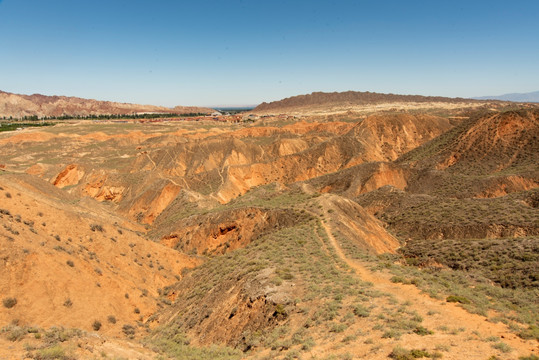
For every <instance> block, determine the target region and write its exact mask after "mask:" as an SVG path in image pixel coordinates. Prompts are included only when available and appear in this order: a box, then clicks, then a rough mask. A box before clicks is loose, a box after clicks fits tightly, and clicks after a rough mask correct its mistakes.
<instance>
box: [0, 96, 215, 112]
mask: <svg viewBox="0 0 539 360" xmlns="http://www.w3.org/2000/svg"><path fill="white" fill-rule="evenodd" d="M212 111H213V110H212V109H209V108H202V107H195V106H176V107H174V108H167V107H163V106H154V105H138V104H127V103H118V102H111V101H99V100H92V99H82V98H78V97H67V96H45V95H40V94H34V95H19V94H12V93H8V92H3V91H0V117H10V116H13V117H15V118H21V117H23V116H34V115H37V116H39V117H42V116H61V115H71V116H73V115H74V116H77V115H80V116H88V115H108V114H115V115H123V114H133V113H144V112H161V113H211V112H212Z"/></svg>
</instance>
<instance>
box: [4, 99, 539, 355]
mask: <svg viewBox="0 0 539 360" xmlns="http://www.w3.org/2000/svg"><path fill="white" fill-rule="evenodd" d="M426 104H432V103H431V102H426ZM445 111H446V112H447V113H444V114H433V113H431V112H430V111H427V112H420V111H416V110H414V111H391V112H385V111H384V112H378V113H374V114H363V115H360V116H356V115H354V114H353V113H345V114H341V115H338V114H334V115H331V117H320V116H318V115H316V116H313V117H309V116H304V117H302V118H301V119H297V118H294V117H293V116H289V117H280V116H275V117H272V116H269V117H265V118H263V119H260V120H258V121H255V122H245V123H221V122H214V121H210V120H204V121H199V122H182V121H176V122H170V123H162V122H160V123H125V124H123V123H112V122H110V123H92V122H81V123H76V124H68V123H60V124H57V125H55V126H51V127H44V128H39V129H24V130H22V131H13V132H3V133H0V148H1V149H2V151H1V153H0V198H1V199H2V200H1V202H0V270H1V271H2V273H3V274H8V276H3V277H2V278H1V279H0V290H1V291H2V294H3V295H2V306H0V328H1V332H0V358H6V359H12V358H13V359H18V358H23V357H27V358H34V359H43V358H45V359H46V358H47V357H46V356H49V358H50V356H51V355H48V354H54V353H56V354H61V355H62V356H63V358H64V359H65V358H82V359H93V358H95V357H96V356H101V357H110V358H141V359H155V358H175V359H193V358H196V359H240V358H253V359H255V358H256V359H259V358H271V359H291V358H299V359H310V358H322V359H326V358H327V359H330V358H343V359H354V358H368V359H387V358H388V357H390V358H397V359H398V358H400V359H411V358H417V356H422V357H425V358H443V359H464V358H466V359H481V360H483V359H488V358H489V357H492V356H494V357H496V358H500V359H502V358H503V359H514V360H517V359H519V358H520V357H523V356H530V355H537V341H538V339H539V334H538V333H537V326H538V325H539V317H538V316H537V314H539V308H538V304H537V301H536V299H537V291H538V286H539V282H538V281H539V279H537V277H536V275H535V274H537V273H539V269H538V268H537V264H538V259H539V227H538V225H537V224H539V217H538V216H539V215H538V214H539V213H538V212H537V205H538V204H539V197H538V194H537V191H538V185H539V169H538V168H537V164H539V159H538V158H537V156H538V154H539V149H538V148H537V146H538V145H537V141H536V138H537V135H538V134H537V132H538V129H539V124H538V121H537V120H538V113H537V109H533V108H529V107H522V108H519V109H516V110H515V109H511V110H505V109H497V108H492V109H487V110H485V109H480V110H473V109H471V108H467V109H466V110H463V109H462V108H460V107H459V108H455V109H453V110H451V109H449V108H448V109H446V110H445ZM57 358H62V357H57ZM531 358H533V357H531Z"/></svg>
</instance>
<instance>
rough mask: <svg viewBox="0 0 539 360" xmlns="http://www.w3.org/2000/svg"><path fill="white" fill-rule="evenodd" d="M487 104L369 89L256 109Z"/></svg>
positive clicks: (318, 95) (292, 110) (297, 110)
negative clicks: (371, 90)
mask: <svg viewBox="0 0 539 360" xmlns="http://www.w3.org/2000/svg"><path fill="white" fill-rule="evenodd" d="M485 104H486V102H485V101H479V100H472V99H463V98H448V97H441V96H421V95H396V94H382V93H375V92H368V91H367V92H359V91H346V92H333V93H324V92H313V93H311V94H307V95H298V96H292V97H289V98H286V99H282V100H279V101H273V102H270V103H265V102H264V103H262V104H260V105H258V106H257V107H256V108H255V109H254V110H253V111H252V112H253V113H256V114H281V113H282V114H285V113H324V112H335V111H340V112H344V111H360V110H361V111H367V112H371V113H372V112H374V111H380V110H404V109H406V110H411V109H435V108H441V109H455V108H469V107H480V106H483V105H485Z"/></svg>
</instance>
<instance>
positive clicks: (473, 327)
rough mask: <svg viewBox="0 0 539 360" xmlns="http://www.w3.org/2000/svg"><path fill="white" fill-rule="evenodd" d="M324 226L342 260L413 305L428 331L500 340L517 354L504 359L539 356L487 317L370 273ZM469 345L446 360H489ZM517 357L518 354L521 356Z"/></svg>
mask: <svg viewBox="0 0 539 360" xmlns="http://www.w3.org/2000/svg"><path fill="white" fill-rule="evenodd" d="M322 225H323V227H324V229H325V231H326V233H327V236H328V238H329V240H330V243H331V245H332V246H333V247H334V248H335V251H336V253H337V255H338V256H339V258H341V259H342V260H343V261H344V262H345V263H346V264H348V265H349V266H350V267H351V268H352V269H354V270H355V271H356V273H357V274H358V275H359V277H360V278H361V280H363V281H368V282H371V283H373V285H374V289H376V290H379V291H382V292H384V293H388V294H391V295H393V296H394V297H395V298H396V299H397V300H398V301H399V302H405V301H408V302H411V303H412V305H411V309H413V310H415V311H417V312H418V313H419V314H420V315H422V316H423V318H424V319H425V320H424V321H423V325H424V326H426V327H427V328H429V329H436V328H440V327H448V328H456V327H459V328H465V329H466V333H468V332H469V331H470V332H471V331H476V332H479V333H480V334H481V336H482V337H484V338H486V337H491V336H495V337H498V338H499V339H500V341H503V342H504V343H506V344H508V345H509V346H510V347H511V348H513V349H514V350H515V351H513V352H512V353H511V354H505V356H504V359H517V358H518V356H523V355H525V356H527V355H529V354H530V353H532V352H533V353H535V354H537V353H538V352H539V345H538V344H537V342H536V341H534V340H531V341H526V340H523V339H521V338H519V337H518V336H517V335H516V334H514V333H512V332H511V331H510V330H509V329H508V328H507V326H505V325H504V324H502V323H492V322H489V321H487V319H486V318H485V317H483V316H480V315H476V314H471V313H469V312H467V311H466V310H465V309H463V308H461V307H459V306H457V305H455V304H453V303H447V302H445V301H441V300H437V299H434V298H431V297H430V296H428V295H427V294H424V293H422V292H421V290H419V289H418V288H417V287H415V286H414V285H404V284H400V283H393V282H391V281H390V277H391V275H390V274H386V273H380V272H376V273H375V272H372V271H370V270H368V269H367V268H366V267H365V265H364V264H362V263H361V262H360V261H358V260H355V259H350V258H348V257H346V255H345V253H344V251H343V249H342V248H341V245H340V244H339V243H338V241H337V240H336V239H335V237H334V236H333V235H332V231H331V227H330V225H329V224H327V223H326V222H322ZM428 312H430V313H432V312H435V313H436V315H434V316H429V315H428ZM455 340H456V339H455ZM463 340H464V338H463ZM468 343H469V341H468V342H467V343H460V344H459V349H458V350H460V352H461V353H460V355H459V354H449V353H447V354H444V359H459V358H462V357H461V356H462V352H464V354H466V358H467V359H475V358H478V359H485V358H486V357H485V353H483V352H481V351H478V350H479V349H478V348H477V347H476V346H474V345H472V344H468ZM468 346H470V347H472V348H473V350H472V349H470V351H467V350H466V349H465V348H466V347H468ZM516 353H518V355H517V354H516ZM459 356H460V357H459Z"/></svg>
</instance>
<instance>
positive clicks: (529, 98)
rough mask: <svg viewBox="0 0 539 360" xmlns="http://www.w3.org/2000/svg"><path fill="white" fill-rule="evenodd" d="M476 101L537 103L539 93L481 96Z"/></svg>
mask: <svg viewBox="0 0 539 360" xmlns="http://www.w3.org/2000/svg"><path fill="white" fill-rule="evenodd" d="M474 99H477V100H504V101H515V102H539V91H534V92H529V93H512V94H503V95H498V96H481V97H475V98H474Z"/></svg>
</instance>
